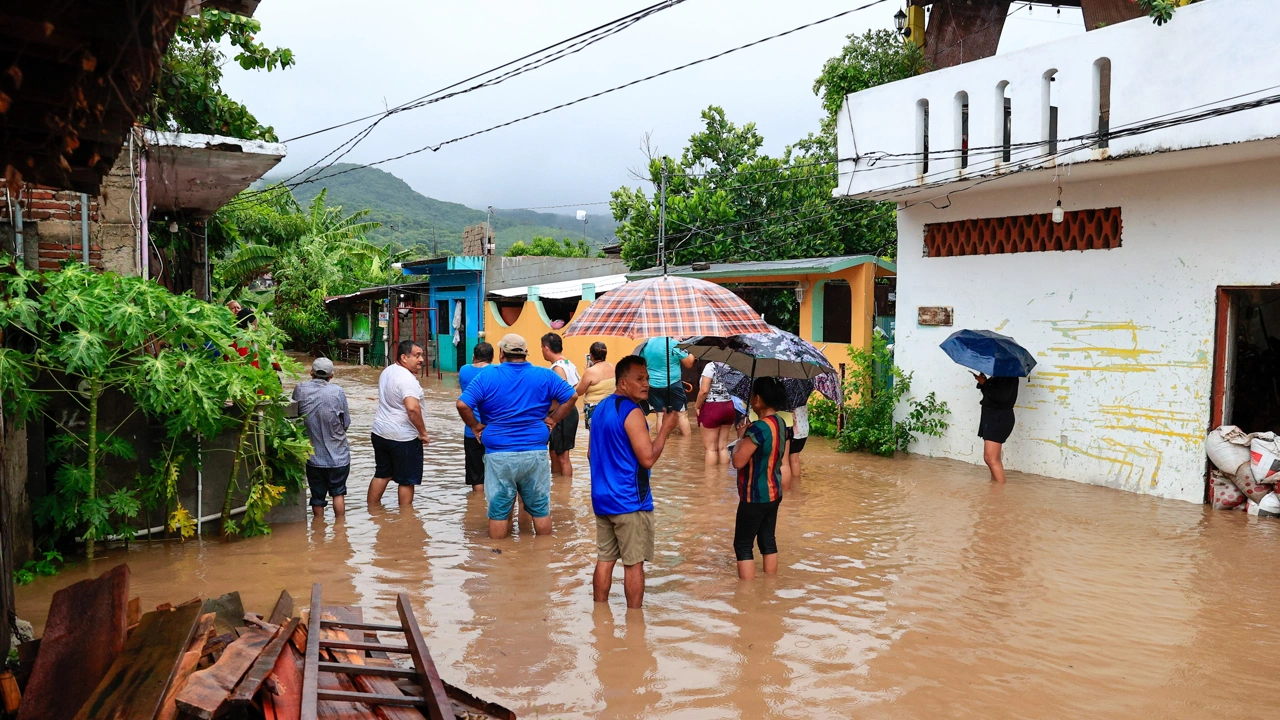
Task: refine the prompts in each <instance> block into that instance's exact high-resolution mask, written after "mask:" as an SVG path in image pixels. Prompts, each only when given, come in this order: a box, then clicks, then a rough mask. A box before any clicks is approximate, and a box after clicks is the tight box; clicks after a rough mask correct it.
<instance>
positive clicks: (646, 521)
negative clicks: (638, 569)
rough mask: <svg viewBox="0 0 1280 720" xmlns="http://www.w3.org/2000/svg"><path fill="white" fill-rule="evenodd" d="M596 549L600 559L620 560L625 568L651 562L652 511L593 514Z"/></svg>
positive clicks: (606, 560)
mask: <svg viewBox="0 0 1280 720" xmlns="http://www.w3.org/2000/svg"><path fill="white" fill-rule="evenodd" d="M596 552H597V553H598V559H599V560H600V562H614V561H615V560H619V559H621V560H622V564H623V565H624V566H627V567H630V566H632V565H635V564H636V563H638V562H643V561H648V562H653V511H652V510H641V511H639V512H633V513H627V514H626V515H597V516H596Z"/></svg>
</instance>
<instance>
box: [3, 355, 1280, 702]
mask: <svg viewBox="0 0 1280 720" xmlns="http://www.w3.org/2000/svg"><path fill="white" fill-rule="evenodd" d="M376 377H377V376H376V372H375V371H373V370H369V369H367V368H347V367H340V371H339V377H338V379H337V380H336V382H337V383H339V384H340V385H342V386H343V387H344V388H345V389H346V391H347V395H348V398H349V400H350V404H351V411H352V416H353V424H352V428H351V437H352V440H353V447H352V454H353V467H352V473H351V482H350V484H349V487H350V490H351V494H350V495H349V496H348V506H347V507H348V514H347V517H346V520H345V521H343V522H334V521H333V520H332V519H331V518H330V519H328V520H327V521H326V522H323V523H316V524H310V523H306V524H292V525H278V526H277V527H276V528H275V531H274V532H273V533H272V534H271V535H270V536H267V537H263V538H256V539H250V540H237V541H231V542H223V541H219V540H216V539H214V540H204V541H188V542H186V543H179V542H169V543H159V542H157V543H154V544H152V545H150V546H148V545H147V544H145V543H136V544H134V545H132V546H131V547H129V548H127V549H125V548H117V549H112V550H110V551H108V552H106V553H104V555H103V556H102V557H100V558H99V559H97V560H95V561H94V563H93V564H92V566H89V565H87V564H86V563H85V562H84V561H80V562H78V563H73V564H71V565H70V566H68V567H67V568H66V569H65V570H63V572H62V573H61V574H59V575H58V576H56V577H52V578H40V579H37V580H36V582H35V583H33V584H32V585H29V586H26V587H21V588H18V590H17V601H18V614H19V616H20V617H23V618H27V619H30V620H32V621H33V622H35V624H36V626H37V629H39V628H40V627H41V626H42V624H43V622H44V618H45V614H46V613H47V610H48V604H49V599H50V596H51V595H52V593H53V592H54V591H55V590H57V589H58V588H61V587H64V586H66V585H68V584H70V583H72V582H75V581H77V580H80V579H83V578H86V577H90V576H92V575H96V574H98V573H101V572H103V571H105V570H106V569H108V568H109V567H111V566H112V565H114V564H116V563H118V562H128V563H129V566H130V567H131V568H132V571H133V574H132V589H133V592H134V593H135V594H138V595H141V596H142V601H143V605H144V607H151V606H154V605H156V604H158V603H161V602H165V601H173V602H180V601H183V600H186V599H189V598H191V597H193V596H195V595H197V594H199V595H205V596H210V595H219V594H222V593H224V592H227V591H230V590H239V591H240V593H241V595H242V597H243V598H244V601H245V607H246V608H248V609H251V610H252V609H256V610H258V611H260V612H266V611H267V610H268V609H269V608H270V606H271V603H272V602H273V601H274V599H275V597H276V595H278V594H279V592H280V590H281V589H282V588H283V589H287V590H288V591H289V592H290V593H291V594H292V595H293V596H294V597H295V598H296V599H297V600H298V601H299V605H302V604H305V603H306V601H307V598H308V597H309V593H310V586H311V583H312V582H314V581H321V582H323V583H324V587H325V599H326V601H331V602H334V603H343V604H346V603H352V604H359V605H362V606H364V607H365V608H366V617H368V618H369V619H370V620H372V621H390V620H392V619H393V618H394V615H395V596H396V594H397V593H400V592H405V593H408V594H409V595H410V596H411V597H412V598H413V601H414V607H415V609H416V611H417V612H418V618H419V621H420V622H421V623H422V624H423V625H424V628H425V631H426V637H427V641H428V643H429V645H430V647H431V649H432V652H433V653H434V655H435V659H436V663H437V665H438V666H439V667H440V669H441V675H443V676H444V677H445V679H447V680H449V681H450V682H453V683H455V684H458V685H461V686H463V687H466V688H468V689H470V690H471V691H473V692H475V693H476V694H478V695H481V696H483V697H487V698H490V699H493V700H497V701H499V702H501V703H503V704H505V705H507V706H509V707H511V708H512V709H514V710H516V711H517V712H518V713H519V714H520V716H521V717H527V718H596V717H599V718H633V717H634V718H810V717H815V718H816V717H859V718H942V717H982V718H1083V717H1089V718H1139V717H1144V718H1145V717H1177V718H1215V720H1226V719H1229V718H1260V717H1278V716H1280V708H1278V707H1277V705H1278V704H1280V683H1278V682H1277V680H1276V676H1277V673H1278V672H1280V632H1277V630H1276V628H1275V623H1274V622H1273V618H1274V617H1275V616H1276V614H1277V612H1278V611H1280V563H1277V560H1276V557H1277V553H1276V548H1277V544H1278V543H1280V521H1275V520H1267V519H1262V520H1259V519H1258V518H1250V517H1248V516H1246V515H1245V514H1243V513H1239V512H1234V513H1232V512H1214V511H1211V510H1208V509H1206V508H1203V507H1200V506H1197V505H1192V504H1187V503H1181V502H1173V501H1165V500H1156V499H1151V498H1145V497H1139V496H1136V495H1130V494H1127V493H1122V492H1119V491H1115V490H1109V489H1104V488H1099V487H1091V486H1085V485H1079V484H1075V483H1070V482H1065V481H1058V480H1050V479H1046V478H1041V477H1035V476H1027V475H1021V474H1019V473H1012V474H1011V476H1010V482H1009V484H1008V485H1007V486H1005V487H997V486H994V485H992V484H991V483H990V482H989V481H988V480H987V476H986V472H985V470H984V469H983V468H979V467H975V466H971V465H966V464H963V463H959V462H954V461H944V460H930V459H926V458H921V457H899V458H895V459H883V458H875V457H869V456H864V455H846V454H840V453H836V452H834V450H833V448H832V446H831V444H830V443H829V442H828V441H826V440H823V439H819V438H814V439H811V440H810V441H809V444H808V447H807V448H806V451H805V454H804V462H805V469H804V477H803V479H802V480H801V481H800V482H799V483H798V485H797V487H796V488H795V489H794V490H793V492H791V493H790V494H788V495H787V496H786V498H785V499H784V500H783V503H782V511H781V516H780V520H779V523H778V542H779V547H780V556H779V557H780V560H781V571H780V572H779V574H778V575H777V576H776V577H771V578H762V579H759V580H756V581H753V582H739V581H738V580H737V579H736V575H735V571H734V558H733V552H732V547H731V544H732V535H733V519H734V509H735V503H736V495H735V491H734V485H733V481H732V479H731V478H730V476H729V475H728V473H727V472H726V471H725V470H724V469H723V468H721V469H718V470H706V469H704V468H703V466H702V452H701V446H700V444H699V442H698V439H697V438H696V437H690V438H681V437H676V438H675V439H674V440H673V441H672V443H671V445H669V446H668V447H669V449H668V451H667V454H666V455H665V456H664V457H663V458H662V460H661V462H660V463H659V465H658V466H657V468H655V471H654V478H653V489H654V495H655V498H656V501H657V511H656V516H657V528H658V537H657V555H656V557H655V561H654V562H653V563H652V564H651V565H650V566H649V567H648V591H647V595H646V597H645V607H644V610H642V611H627V610H626V609H625V605H624V603H623V601H622V597H621V568H619V569H618V572H617V577H616V580H615V586H614V590H613V593H612V595H611V597H610V602H609V604H608V605H603V606H597V605H595V604H594V603H593V602H592V601H591V591H590V584H591V570H592V566H593V563H594V561H595V526H594V521H593V519H592V515H591V496H590V481H589V477H588V474H587V471H586V458H585V454H584V451H585V446H586V431H585V430H583V431H581V434H580V435H579V448H578V450H577V451H575V452H574V462H575V465H576V467H577V468H578V472H577V474H576V475H575V477H574V479H573V482H572V484H570V483H569V482H566V481H564V480H562V479H557V480H556V481H555V484H554V487H553V490H552V502H553V504H552V518H553V521H554V523H555V531H554V534H553V535H552V536H551V537H545V538H535V537H532V536H531V533H528V532H522V533H519V534H518V535H517V536H516V537H514V538H510V539H507V540H502V541H490V540H489V539H488V537H487V536H486V534H485V528H486V521H485V516H484V507H483V505H484V502H483V497H482V495H481V494H471V493H468V492H467V490H466V488H465V486H464V485H463V480H462V477H463V464H462V434H461V424H460V421H459V420H458V418H457V416H456V413H455V411H454V408H453V401H454V399H455V398H456V396H457V380H456V377H454V376H449V375H446V376H445V379H444V380H443V381H437V380H435V379H428V380H425V381H424V385H425V387H426V408H427V412H428V418H427V423H428V430H429V432H430V433H431V435H432V439H433V442H432V444H431V447H430V448H429V450H428V452H427V461H426V462H427V469H426V478H425V481H424V485H423V486H422V487H421V488H419V491H418V494H417V496H416V498H415V501H414V507H413V509H412V510H411V511H406V512H401V511H400V510H398V509H397V508H395V507H394V503H395V492H394V489H392V490H391V491H390V492H388V494H387V497H386V498H385V499H384V502H385V503H387V506H386V507H385V508H382V509H377V510H376V511H374V512H370V511H369V509H368V508H367V507H366V503H365V498H364V489H365V487H366V485H367V482H368V478H369V477H370V474H371V472H372V465H373V461H372V450H371V448H370V446H369V440H368V432H369V424H370V422H371V421H372V419H373V410H374V407H375V398H376ZM498 551H501V552H498Z"/></svg>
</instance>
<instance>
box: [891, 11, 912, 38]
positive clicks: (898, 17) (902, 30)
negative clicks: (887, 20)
mask: <svg viewBox="0 0 1280 720" xmlns="http://www.w3.org/2000/svg"><path fill="white" fill-rule="evenodd" d="M893 27H894V29H895V30H897V31H898V34H899V35H901V36H902V37H904V38H909V37H911V28H909V27H907V14H906V13H905V12H903V10H902V8H898V12H896V13H894V15H893Z"/></svg>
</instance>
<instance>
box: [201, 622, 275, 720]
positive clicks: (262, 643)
mask: <svg viewBox="0 0 1280 720" xmlns="http://www.w3.org/2000/svg"><path fill="white" fill-rule="evenodd" d="M274 636H275V633H272V632H271V631H269V630H261V629H257V628H254V629H251V630H249V631H248V632H247V633H245V634H244V635H241V636H240V639H238V640H236V641H235V642H233V643H231V644H230V645H228V646H227V649H226V650H223V651H222V657H220V658H218V661H217V662H216V663H214V664H213V665H212V666H210V667H207V668H205V669H204V670H200V671H198V672H195V673H192V674H191V677H190V678H188V679H187V685H186V687H184V688H182V691H181V692H179V693H178V709H179V710H181V711H182V712H184V713H187V714H188V715H194V716H195V717H198V718H200V719H201V720H211V719H212V718H213V716H214V715H216V714H217V713H218V710H219V709H221V708H222V704H223V703H225V702H227V699H228V697H229V696H230V694H231V692H232V691H233V690H235V687H236V686H237V685H239V684H240V680H241V678H243V677H244V675H245V673H246V672H248V671H249V668H250V667H252V666H253V663H254V661H255V660H257V659H258V655H260V654H262V651H263V649H264V648H266V646H267V644H268V643H270V642H271V638H272V637H274Z"/></svg>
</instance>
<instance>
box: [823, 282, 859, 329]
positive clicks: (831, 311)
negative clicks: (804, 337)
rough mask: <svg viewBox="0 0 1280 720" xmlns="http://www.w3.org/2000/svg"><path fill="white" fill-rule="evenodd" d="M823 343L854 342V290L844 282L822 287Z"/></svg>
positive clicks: (826, 283) (830, 283) (827, 284)
mask: <svg viewBox="0 0 1280 720" xmlns="http://www.w3.org/2000/svg"><path fill="white" fill-rule="evenodd" d="M822 341H823V342H829V343H848V342H852V341H853V290H852V289H851V288H850V287H849V283H847V282H845V281H843V280H828V281H827V282H825V283H823V285H822Z"/></svg>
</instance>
